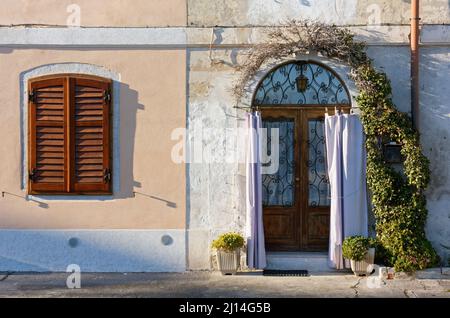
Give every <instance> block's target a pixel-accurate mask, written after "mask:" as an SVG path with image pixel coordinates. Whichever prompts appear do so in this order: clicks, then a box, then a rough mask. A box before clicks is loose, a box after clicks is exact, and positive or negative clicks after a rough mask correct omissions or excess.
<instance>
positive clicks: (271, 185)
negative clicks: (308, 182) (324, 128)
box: [262, 111, 299, 250]
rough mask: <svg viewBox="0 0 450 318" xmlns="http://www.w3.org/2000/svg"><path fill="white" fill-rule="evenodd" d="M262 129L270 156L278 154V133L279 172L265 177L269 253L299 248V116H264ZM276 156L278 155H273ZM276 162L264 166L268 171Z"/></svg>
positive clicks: (277, 113) (273, 113)
mask: <svg viewBox="0 0 450 318" xmlns="http://www.w3.org/2000/svg"><path fill="white" fill-rule="evenodd" d="M263 128H266V130H267V154H269V155H272V152H273V151H276V148H274V147H275V140H276V139H275V138H276V130H278V134H279V138H278V140H279V143H278V145H279V146H278V147H279V148H278V154H279V158H278V160H277V161H278V169H277V171H276V172H275V173H273V174H265V175H263V178H262V183H263V184H262V191H263V195H262V197H263V206H264V230H265V234H266V235H265V239H266V246H267V248H268V249H269V250H292V249H296V248H297V246H298V231H297V229H298V222H299V220H298V209H299V200H298V194H297V185H296V181H295V180H296V178H298V177H297V170H298V169H297V165H296V163H297V162H298V152H297V151H295V150H296V145H297V144H298V143H297V138H298V137H297V136H298V116H297V112H292V111H270V112H264V113H263ZM273 154H275V153H273ZM270 164H275V162H268V163H264V160H263V167H265V168H268V167H269V166H270Z"/></svg>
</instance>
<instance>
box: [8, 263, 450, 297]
mask: <svg viewBox="0 0 450 318" xmlns="http://www.w3.org/2000/svg"><path fill="white" fill-rule="evenodd" d="M67 277H68V274H67V273H48V274H36V273H26V274H25V273H9V274H8V273H0V297H446V298H450V276H449V275H441V273H440V270H439V269H436V270H429V271H425V272H422V273H418V274H417V275H416V278H411V277H407V278H395V279H394V280H387V281H380V280H377V279H367V278H358V277H355V276H353V275H352V274H335V273H332V274H326V273H322V274H312V275H311V276H309V277H264V276H261V275H260V274H258V273H241V274H240V275H237V276H222V275H220V274H219V273H215V272H212V273H211V272H187V273H178V274H169V273H133V274H130V273H129V274H125V273H116V274H111V273H89V274H88V273H85V274H82V275H81V289H68V288H67V287H66V279H67Z"/></svg>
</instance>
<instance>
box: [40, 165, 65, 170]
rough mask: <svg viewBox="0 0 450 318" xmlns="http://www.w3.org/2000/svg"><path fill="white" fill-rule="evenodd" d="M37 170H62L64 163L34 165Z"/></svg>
mask: <svg viewBox="0 0 450 318" xmlns="http://www.w3.org/2000/svg"><path fill="white" fill-rule="evenodd" d="M36 169H37V170H38V171H46V170H48V171H55V170H57V171H64V165H36Z"/></svg>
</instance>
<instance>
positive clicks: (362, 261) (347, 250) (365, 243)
mask: <svg viewBox="0 0 450 318" xmlns="http://www.w3.org/2000/svg"><path fill="white" fill-rule="evenodd" d="M375 245H376V240H375V239H372V238H367V237H364V236H359V235H357V236H350V237H347V238H345V240H344V242H343V244H342V255H343V256H344V258H346V259H349V260H350V264H351V267H352V271H353V273H354V274H355V275H356V276H361V275H367V274H368V273H370V271H371V270H372V268H373V264H374V259H375Z"/></svg>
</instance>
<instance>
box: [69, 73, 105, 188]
mask: <svg viewBox="0 0 450 318" xmlns="http://www.w3.org/2000/svg"><path fill="white" fill-rule="evenodd" d="M70 95H71V96H72V98H71V103H70V104H71V105H72V107H71V110H70V111H71V112H72V113H73V116H72V117H73V123H72V125H73V126H72V127H73V129H72V132H73V136H72V138H71V140H74V147H71V149H72V153H71V157H72V162H73V165H72V167H71V180H72V182H71V183H72V184H73V189H72V191H73V192H76V193H110V192H111V162H110V100H111V91H110V82H109V81H106V80H96V79H87V78H72V79H71V81H70Z"/></svg>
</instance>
